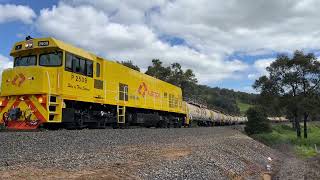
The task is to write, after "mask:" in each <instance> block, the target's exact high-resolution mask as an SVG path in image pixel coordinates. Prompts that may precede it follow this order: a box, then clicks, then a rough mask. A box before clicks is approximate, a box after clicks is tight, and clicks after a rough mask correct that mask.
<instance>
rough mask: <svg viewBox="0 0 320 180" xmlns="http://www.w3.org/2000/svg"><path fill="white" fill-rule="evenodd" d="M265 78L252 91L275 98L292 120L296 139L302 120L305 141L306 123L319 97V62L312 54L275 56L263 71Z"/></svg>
mask: <svg viewBox="0 0 320 180" xmlns="http://www.w3.org/2000/svg"><path fill="white" fill-rule="evenodd" d="M267 71H268V75H267V76H262V77H260V78H259V79H258V80H256V81H255V83H254V85H253V87H254V88H255V89H257V90H259V91H260V92H261V96H262V97H265V98H267V97H268V98H270V97H272V96H273V97H274V98H279V99H280V101H281V102H280V104H282V105H283V106H284V107H285V108H286V110H287V112H288V113H289V114H291V115H292V117H293V119H294V124H295V128H296V131H297V136H298V137H301V127H300V123H299V117H301V116H303V120H304V137H305V138H307V120H308V118H309V115H310V114H311V113H312V112H313V111H314V109H316V108H318V107H316V103H314V102H313V101H314V99H317V98H318V97H319V86H320V62H319V61H318V60H317V58H316V57H315V55H314V54H313V53H309V54H304V52H303V51H295V52H294V54H293V56H292V57H291V58H290V57H289V56H288V55H283V54H282V55H278V57H277V59H276V60H275V61H274V62H273V63H271V65H270V66H269V67H267Z"/></svg>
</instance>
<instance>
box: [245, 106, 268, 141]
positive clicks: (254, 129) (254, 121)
mask: <svg viewBox="0 0 320 180" xmlns="http://www.w3.org/2000/svg"><path fill="white" fill-rule="evenodd" d="M246 114H247V117H248V122H247V123H246V126H245V128H244V130H245V132H246V133H247V134H249V135H250V134H259V133H264V132H271V125H270V121H269V120H268V119H267V115H266V113H265V111H264V110H263V109H261V108H259V107H252V108H249V109H248V111H247V113H246Z"/></svg>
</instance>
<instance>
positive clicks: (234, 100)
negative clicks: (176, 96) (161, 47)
mask: <svg viewBox="0 0 320 180" xmlns="http://www.w3.org/2000/svg"><path fill="white" fill-rule="evenodd" d="M120 63H122V64H123V65H125V66H127V67H130V68H132V69H135V70H137V69H139V67H138V66H136V65H134V64H132V62H131V61H122V62H120ZM145 73H146V74H148V75H150V76H153V77H156V78H158V79H161V80H163V81H166V82H168V83H171V84H174V85H176V86H179V87H181V89H182V93H183V97H184V98H185V99H186V100H189V101H190V100H191V101H196V102H198V103H201V104H204V105H207V106H208V107H209V108H212V109H216V110H219V111H222V112H224V113H228V114H232V115H239V114H240V113H241V110H242V112H244V111H245V109H246V108H247V107H248V106H251V105H253V104H255V101H256V95H255V94H248V93H245V92H236V91H234V90H229V89H224V88H222V89H221V88H218V87H214V88H212V87H209V86H206V85H200V84H198V80H197V78H196V77H195V75H194V73H193V71H192V70H191V69H186V70H183V69H182V67H181V65H180V64H179V63H172V64H171V65H170V66H164V65H163V63H162V62H161V61H160V60H159V59H153V60H152V65H151V66H149V67H148V69H147V71H146V72H145Z"/></svg>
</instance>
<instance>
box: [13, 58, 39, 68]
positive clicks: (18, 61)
mask: <svg viewBox="0 0 320 180" xmlns="http://www.w3.org/2000/svg"><path fill="white" fill-rule="evenodd" d="M35 65H37V56H35V55H32V56H23V57H16V58H15V59H14V67H17V66H35Z"/></svg>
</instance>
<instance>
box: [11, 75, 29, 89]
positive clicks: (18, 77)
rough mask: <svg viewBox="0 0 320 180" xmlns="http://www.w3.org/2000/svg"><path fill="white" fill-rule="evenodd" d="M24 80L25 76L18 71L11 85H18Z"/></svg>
mask: <svg viewBox="0 0 320 180" xmlns="http://www.w3.org/2000/svg"><path fill="white" fill-rule="evenodd" d="M25 80H26V77H25V76H24V75H23V74H22V73H20V74H18V75H16V76H15V77H14V79H13V81H12V85H14V86H18V87H20V86H21V84H22V83H23V82H24V81H25Z"/></svg>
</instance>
